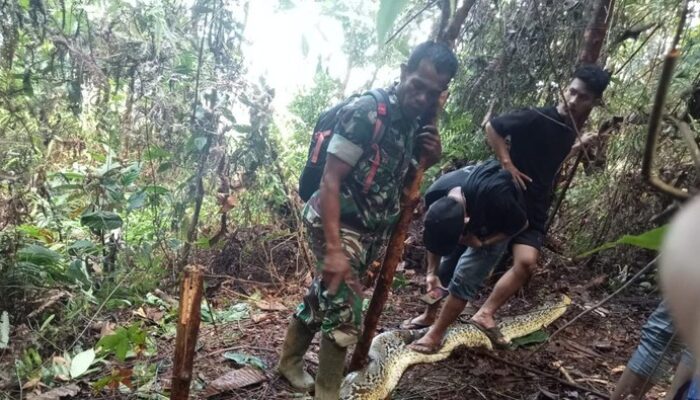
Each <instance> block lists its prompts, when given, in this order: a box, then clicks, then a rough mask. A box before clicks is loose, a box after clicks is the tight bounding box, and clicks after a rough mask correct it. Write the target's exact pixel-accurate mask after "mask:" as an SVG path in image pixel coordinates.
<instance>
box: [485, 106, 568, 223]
mask: <svg viewBox="0 0 700 400" xmlns="http://www.w3.org/2000/svg"><path fill="white" fill-rule="evenodd" d="M490 122H491V126H492V127H493V129H495V130H496V132H497V133H498V134H499V135H500V136H502V137H504V138H505V137H508V136H510V143H511V146H510V157H511V161H512V162H513V164H514V165H515V166H516V167H517V168H518V169H519V170H520V172H522V173H524V174H525V175H527V176H529V177H530V178H532V183H528V184H527V190H526V191H525V200H526V204H527V213H528V217H529V220H530V227H531V228H534V229H537V230H540V231H542V232H544V230H545V223H546V221H547V212H548V210H549V205H550V204H549V203H550V198H549V195H550V193H551V191H552V186H553V184H554V179H555V177H556V174H557V172H558V171H559V168H560V167H561V164H562V162H563V161H564V159H565V158H566V156H567V155H568V154H569V152H570V151H571V147H572V146H573V145H574V141H575V140H576V131H575V130H574V129H573V128H572V127H571V126H569V125H568V124H567V123H566V120H565V119H564V117H563V116H561V115H559V112H558V111H557V108H556V107H544V108H528V109H524V110H520V111H516V112H513V113H511V114H506V115H502V116H499V117H496V118H494V119H492V120H491V121H490Z"/></svg>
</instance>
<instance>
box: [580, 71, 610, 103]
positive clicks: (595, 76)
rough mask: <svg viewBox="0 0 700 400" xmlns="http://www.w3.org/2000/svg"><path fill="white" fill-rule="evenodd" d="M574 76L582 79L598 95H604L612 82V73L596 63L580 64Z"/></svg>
mask: <svg viewBox="0 0 700 400" xmlns="http://www.w3.org/2000/svg"><path fill="white" fill-rule="evenodd" d="M574 78H578V79H580V80H582V81H583V83H585V84H586V87H588V89H589V90H590V91H591V92H593V94H595V95H596V97H602V96H603V92H604V91H605V88H607V87H608V84H609V83H610V73H609V72H608V71H606V70H604V69H603V68H601V67H600V66H599V65H596V64H583V65H581V66H579V67H578V68H576V71H575V72H574Z"/></svg>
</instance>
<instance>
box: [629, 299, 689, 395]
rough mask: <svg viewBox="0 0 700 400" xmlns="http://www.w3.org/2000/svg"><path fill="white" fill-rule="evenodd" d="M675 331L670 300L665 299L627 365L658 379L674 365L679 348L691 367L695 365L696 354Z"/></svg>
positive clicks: (640, 373)
mask: <svg viewBox="0 0 700 400" xmlns="http://www.w3.org/2000/svg"><path fill="white" fill-rule="evenodd" d="M675 332H676V330H675V328H674V327H673V323H672V322H671V315H670V314H669V313H668V308H667V307H666V303H665V302H663V301H662V302H661V304H659V306H658V307H656V310H654V312H652V313H651V315H650V316H649V319H648V320H647V322H646V323H645V324H644V326H643V327H642V335H641V338H640V341H639V345H638V346H637V349H636V350H635V351H634V354H632V357H630V359H629V361H628V362H627V368H629V369H631V370H632V371H633V372H634V373H636V374H638V375H641V376H644V377H648V378H649V379H650V381H651V382H656V381H657V380H658V379H659V378H660V377H661V374H662V373H663V372H664V371H667V370H668V369H669V368H671V367H672V366H673V364H672V360H673V359H674V358H675V355H676V354H677V353H678V352H679V351H680V353H681V362H683V363H684V364H686V365H688V366H690V367H692V366H693V365H695V359H694V358H693V356H692V354H690V352H689V351H688V348H687V347H686V346H685V345H684V344H683V343H682V342H681V341H680V340H679V339H678V337H677V336H675V335H674V334H675Z"/></svg>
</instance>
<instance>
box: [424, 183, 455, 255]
mask: <svg viewBox="0 0 700 400" xmlns="http://www.w3.org/2000/svg"><path fill="white" fill-rule="evenodd" d="M424 226H425V230H424V231H423V242H424V244H425V248H427V249H428V251H430V252H431V253H434V254H438V255H441V256H447V255H449V254H450V253H452V251H454V249H455V247H457V243H459V238H460V236H461V235H462V232H463V231H464V206H463V205H462V204H460V202H459V201H457V200H456V199H454V198H452V197H449V196H445V197H443V198H441V199H439V200H436V201H435V202H434V203H433V204H431V205H430V208H428V212H427V213H425V221H424Z"/></svg>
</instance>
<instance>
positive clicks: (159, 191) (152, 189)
mask: <svg viewBox="0 0 700 400" xmlns="http://www.w3.org/2000/svg"><path fill="white" fill-rule="evenodd" d="M143 190H144V191H145V192H146V193H148V194H155V195H163V194H168V193H170V190H168V189H167V188H164V187H163V186H158V185H148V186H146V188H145V189H143Z"/></svg>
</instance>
